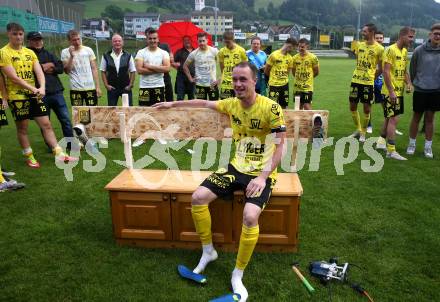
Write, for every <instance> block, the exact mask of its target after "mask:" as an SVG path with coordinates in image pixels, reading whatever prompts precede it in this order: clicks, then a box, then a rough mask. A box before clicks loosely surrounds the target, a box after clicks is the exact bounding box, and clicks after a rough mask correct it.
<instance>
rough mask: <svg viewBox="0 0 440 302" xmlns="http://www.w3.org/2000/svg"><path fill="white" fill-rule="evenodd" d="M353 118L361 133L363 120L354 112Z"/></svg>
mask: <svg viewBox="0 0 440 302" xmlns="http://www.w3.org/2000/svg"><path fill="white" fill-rule="evenodd" d="M351 117H352V118H353V122H354V125H355V126H356V129H357V131H359V132H360V131H361V118H360V116H359V112H357V111H352V112H351Z"/></svg>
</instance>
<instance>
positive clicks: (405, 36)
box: [0, 23, 440, 301]
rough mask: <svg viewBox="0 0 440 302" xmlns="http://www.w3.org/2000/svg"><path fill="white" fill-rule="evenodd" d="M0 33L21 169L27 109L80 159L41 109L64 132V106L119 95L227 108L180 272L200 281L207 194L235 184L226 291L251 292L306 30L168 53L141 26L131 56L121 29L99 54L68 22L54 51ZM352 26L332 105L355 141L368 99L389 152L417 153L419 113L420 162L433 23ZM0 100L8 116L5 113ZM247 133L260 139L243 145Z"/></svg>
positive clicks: (438, 47) (305, 74) (434, 73)
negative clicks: (236, 216) (217, 157)
mask: <svg viewBox="0 0 440 302" xmlns="http://www.w3.org/2000/svg"><path fill="white" fill-rule="evenodd" d="M6 34H7V38H8V40H9V42H8V44H7V45H4V46H2V48H1V50H0V69H1V76H0V91H1V107H0V126H3V127H4V126H6V125H8V123H9V126H12V125H11V124H15V127H16V135H17V136H16V139H17V140H18V144H19V145H20V148H21V153H22V154H21V155H17V156H16V157H15V159H16V161H17V162H18V161H23V162H24V163H25V164H26V165H27V166H28V167H29V168H31V169H43V168H44V167H43V166H42V165H41V164H40V162H39V161H38V156H37V155H36V154H34V152H33V149H32V147H31V141H30V139H29V135H28V128H29V125H30V123H31V121H32V120H34V121H35V123H36V125H37V126H38V127H39V129H40V130H41V134H42V140H43V141H44V143H45V144H46V145H47V148H48V150H50V152H52V153H53V156H54V160H55V161H59V162H64V163H69V162H76V161H79V160H80V159H79V158H77V157H74V156H71V155H69V153H70V152H69V151H70V150H71V149H73V146H72V145H71V144H74V143H75V142H71V143H68V144H67V146H66V148H62V147H61V146H60V145H59V144H58V142H59V140H60V139H61V138H57V137H56V135H55V131H54V128H53V127H52V123H54V122H55V118H54V117H52V119H49V117H50V115H51V112H53V113H55V116H56V118H57V121H58V122H59V123H60V126H61V130H62V134H63V137H65V138H72V137H74V136H75V133H74V132H75V131H74V127H73V125H72V119H71V106H98V105H101V106H104V105H105V106H118V104H120V103H119V102H120V101H119V99H120V98H122V95H124V94H127V95H128V100H129V106H151V107H153V108H156V109H157V111H155V114H157V115H160V114H161V112H163V111H164V110H167V109H170V108H183V107H186V108H208V109H211V110H215V111H218V112H220V113H224V114H226V115H228V116H229V118H230V121H231V128H232V133H233V134H232V135H233V136H232V137H233V142H234V144H235V152H234V155H233V157H232V160H231V161H230V163H229V164H228V166H227V167H222V169H218V170H217V171H216V172H214V173H212V174H211V175H210V176H209V177H208V178H206V179H205V180H204V181H203V182H202V183H201V184H200V186H199V187H198V188H197V189H196V191H195V192H194V193H193V195H192V201H191V215H192V219H193V222H194V226H195V229H196V231H197V234H198V235H199V237H200V241H201V245H202V256H201V258H200V260H199V262H198V264H197V266H195V268H193V269H186V268H185V269H182V271H180V273H181V274H182V275H183V276H184V277H185V278H188V279H192V280H194V281H196V282H202V280H203V278H202V277H200V276H203V275H201V274H202V273H203V272H204V271H205V268H206V267H207V265H208V264H209V263H210V262H212V261H214V260H216V259H217V258H218V254H217V251H216V249H215V247H214V245H213V239H212V237H213V235H212V231H211V215H210V209H209V204H210V203H211V202H212V201H214V200H215V199H216V198H217V197H222V198H223V197H225V198H226V197H228V196H230V195H231V194H233V193H234V191H236V190H242V191H243V192H244V195H245V206H244V210H243V224H242V229H241V235H240V241H239V247H238V253H237V257H236V263H235V267H234V269H233V271H232V274H231V286H232V292H233V293H234V294H233V295H232V296H231V297H229V298H230V299H232V300H229V301H246V300H247V299H248V296H250V294H249V293H248V291H247V289H246V287H245V286H244V284H243V281H242V280H243V273H244V271H245V268H246V266H247V265H248V263H249V261H250V259H251V256H252V254H253V251H254V248H255V246H256V244H257V241H258V237H259V224H258V221H259V217H260V214H261V213H262V211H263V210H264V208H265V207H266V205H267V204H268V202H269V199H270V197H271V193H272V189H273V187H274V185H275V183H276V179H277V167H278V166H279V164H280V162H281V159H282V156H283V149H284V148H285V145H286V129H287V127H286V121H285V113H284V112H285V111H284V110H285V109H287V110H289V109H292V108H293V103H294V102H293V100H294V99H295V98H297V99H299V101H300V106H299V108H300V110H312V109H315V110H316V109H319V102H314V79H315V78H316V77H317V76H319V75H320V72H321V70H320V63H319V60H318V58H317V56H316V55H315V54H313V53H312V52H311V51H310V49H309V48H310V41H308V40H307V39H304V38H301V39H299V40H296V39H294V38H288V39H287V40H285V41H283V44H282V46H281V48H279V49H277V50H274V51H273V52H271V53H266V52H265V51H264V50H263V43H262V40H261V39H260V38H259V37H257V36H255V37H253V38H251V40H250V49H249V50H245V49H244V48H243V47H242V46H240V45H239V44H237V43H236V42H235V41H234V33H233V32H225V33H224V34H223V36H222V43H223V46H222V47H219V49H218V48H216V47H213V46H210V45H209V44H211V43H209V42H210V37H209V35H208V34H207V33H205V32H200V33H198V34H197V35H196V38H195V40H196V41H197V42H196V43H195V42H194V40H193V39H192V38H191V37H189V36H184V37H182V41H181V48H180V49H178V50H177V51H175V52H174V53H173V52H172V51H171V49H170V47H169V45H167V44H165V43H161V37H160V34H159V32H158V30H156V29H154V28H147V29H146V30H145V43H146V46H145V47H144V48H142V49H140V50H139V51H137V53H136V54H133V55H132V54H130V53H129V52H127V51H126V50H125V49H124V37H123V36H122V35H120V34H113V36H112V37H111V45H110V42H109V46H110V47H109V48H111V49H110V50H108V51H106V52H105V53H104V54H103V55H102V57H100V60H99V61H100V63H99V64H98V60H97V58H96V56H95V52H94V51H93V50H92V49H91V48H90V47H87V46H85V45H83V44H82V39H81V35H80V33H79V32H78V31H76V30H70V31H69V32H68V34H67V40H68V43H69V47H67V48H65V49H63V50H62V51H61V53H59V54H55V53H53V52H51V51H48V50H46V48H45V43H47V40H46V38H47V37H44V36H43V34H42V33H40V32H28V33H26V32H25V31H24V28H23V26H22V25H20V24H18V23H9V24H8V25H7V28H6ZM361 36H362V40H361V41H359V42H358V43H357V44H356V47H355V48H354V54H355V57H356V59H355V60H356V61H355V62H356V63H355V68H354V71H353V74H352V77H351V82H350V83H348V82H347V85H346V88H347V93H346V95H347V99H346V103H345V104H344V105H343V106H346V108H347V109H348V110H347V118H348V119H350V116H351V118H352V119H353V124H354V126H353V127H352V128H350V129H347V136H350V137H353V138H355V139H357V140H358V142H359V143H365V142H366V140H367V139H368V135H371V136H373V135H372V134H371V133H372V127H373V125H372V124H371V120H372V118H371V114H372V106H373V104H375V103H378V104H381V105H380V106H381V107H382V110H381V112H380V111H379V110H377V109H376V110H375V111H374V114H375V115H377V116H379V115H380V116H381V118H380V121H381V123H380V124H375V125H374V127H375V128H376V129H380V130H378V131H376V132H378V133H379V134H380V137H379V138H378V139H377V142H375V148H376V149H377V150H383V152H384V156H385V157H386V158H389V159H390V160H399V161H405V160H410V158H411V156H413V157H414V156H416V155H415V153H416V139H417V135H418V134H419V133H420V128H421V124H423V131H424V137H425V142H424V148H423V155H424V157H426V160H427V161H429V160H434V154H433V151H432V144H433V136H434V120H435V118H434V117H435V112H436V111H438V110H440V73H439V72H438V71H439V68H440V24H434V25H433V26H432V27H431V29H430V33H429V37H426V38H427V39H426V42H425V43H423V44H422V45H420V46H417V47H416V48H415V49H414V50H413V51H412V49H413V45H412V44H413V41H414V39H415V30H414V29H413V28H411V27H402V28H401V29H400V30H399V32H398V35H397V39H396V41H395V43H394V44H392V45H390V46H388V47H384V46H383V45H382V43H383V38H384V33H383V32H381V31H379V30H378V28H377V27H376V26H375V25H374V24H372V23H368V24H365V25H364V26H363V27H362V29H361ZM194 44H196V45H194ZM409 50H411V51H412V53H411V56H410V55H409ZM172 69H175V72H174V71H173V70H172ZM63 73H65V74H66V75H67V76H68V80H69V84H70V85H69V87H68V89H69V93H68V95H69V96H70V102H69V101H68V100H66V99H65V98H64V87H63V84H62V82H61V80H60V75H61V74H63ZM174 74H175V76H174ZM137 78H138V79H137ZM136 83H139V84H138V85H139V86H138V87H136V88H138V89H136V91H138V93H137V94H136V95H135V94H134V93H132V91H133V90H134V88H135V87H134V85H136ZM66 88H67V87H66ZM292 91H293V93H291V92H292ZM410 93H412V96H411V97H408V94H410ZM405 95H407V98H408V100H405V102H406V107H407V108H404V107H405V106H404V96H405ZM312 104H313V106H312ZM359 107H360V108H359ZM378 107H379V106H378ZM7 110H10V114H8V115H9V116H12V118H13V120H14V121H13V122H12V121H10V120H9V121H8V119H7V114H6V112H7ZM405 111H406V112H405ZM408 112H410V113H408ZM403 114H410V115H412V117H411V122H410V127H409V130H407V129H402V128H399V127H398V126H399V118H400V117H401V116H402V115H403ZM382 117H383V119H382ZM255 120H258V121H259V123H258V125H257V127H256V126H255V123H253V122H252V121H255ZM350 121H351V120H350ZM376 121H377V119H376ZM310 122H311V124H312V126H313V127H315V126H317V125H315V124H314V123H315V122H318V123H320V125H322V121H315V120H312V121H310ZM333 122H334V123H337V122H338V121H333ZM320 125H318V126H320ZM0 131H1V130H0ZM402 132H403V133H402ZM397 135H408V144H407V145H406V146H405V147H403V148H405V149H402V150H403V151H401V152H400V153H399V152H398V151H397V149H396V136H397ZM267 136H271V137H272V138H273V141H272V142H271V144H264V142H265V138H266V137H267ZM251 137H252V138H255V139H256V140H257V141H259V142H260V144H255V145H254V146H253V147H252V148H249V138H251ZM4 139H8V140H13V139H15V138H12V137H8V138H4V137H2V142H3V140H4ZM0 147H1V146H0ZM256 150H259V151H261V152H256ZM399 150H400V148H399ZM2 151H3V152H5V151H6V152H7V150H2ZM404 153H405V154H404ZM1 164H3V166H0V172H1V173H0V192H8V191H13V190H18V189H22V188H25V184H24V183H22V182H18V181H16V180H14V179H13V178H14V175H15V174H14V172H12V171H10V170H8V168H7V167H8V166H10V163H8V162H2V163H1ZM29 173H32V171H30V172H29ZM225 301H227V300H225Z"/></svg>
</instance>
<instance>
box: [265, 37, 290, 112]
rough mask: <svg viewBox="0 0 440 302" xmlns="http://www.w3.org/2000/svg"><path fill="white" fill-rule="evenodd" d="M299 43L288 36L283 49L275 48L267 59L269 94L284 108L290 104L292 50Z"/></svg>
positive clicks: (266, 70) (266, 71)
mask: <svg viewBox="0 0 440 302" xmlns="http://www.w3.org/2000/svg"><path fill="white" fill-rule="evenodd" d="M297 45H298V43H297V42H296V40H295V39H293V38H288V39H287V40H286V42H284V45H283V47H282V48H281V49H278V50H275V51H274V52H273V53H272V54H271V55H270V56H269V58H268V59H267V62H266V67H265V70H264V73H265V74H266V75H267V76H269V93H268V96H269V98H270V99H271V100H274V101H275V102H277V103H278V104H280V106H281V107H282V108H287V105H288V104H289V73H290V72H291V70H292V68H293V56H292V55H291V52H292V51H293V50H294V49H295V47H296V46H297Z"/></svg>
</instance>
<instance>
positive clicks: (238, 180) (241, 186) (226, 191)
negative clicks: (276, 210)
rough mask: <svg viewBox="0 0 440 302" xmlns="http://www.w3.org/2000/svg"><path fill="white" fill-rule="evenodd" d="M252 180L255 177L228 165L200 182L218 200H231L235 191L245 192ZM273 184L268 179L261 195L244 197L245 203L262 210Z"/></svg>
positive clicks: (272, 181)
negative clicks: (218, 198)
mask: <svg viewBox="0 0 440 302" xmlns="http://www.w3.org/2000/svg"><path fill="white" fill-rule="evenodd" d="M254 178H256V176H252V175H247V174H243V173H241V172H239V171H237V169H235V168H234V166H233V165H231V164H229V165H228V168H227V169H225V168H220V169H219V170H217V171H216V172H214V173H212V174H211V175H209V176H208V178H206V179H205V180H204V181H203V182H202V184H201V186H203V187H205V188H208V189H209V190H211V191H212V192H213V193H214V194H215V195H217V196H218V197H220V198H224V199H232V197H233V194H234V192H235V191H238V190H243V191H246V187H247V185H248V184H249V182H250V181H251V180H252V179H254ZM275 183H276V180H275V179H272V178H270V177H268V178H267V180H266V187H264V190H263V191H262V192H261V195H260V196H258V197H246V195H245V197H244V199H245V202H249V203H252V204H255V205H257V206H259V207H260V208H261V209H264V207H265V206H266V205H267V204H268V202H269V199H270V195H271V194H272V189H273V187H274V186H275Z"/></svg>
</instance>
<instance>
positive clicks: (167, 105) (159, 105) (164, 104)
mask: <svg viewBox="0 0 440 302" xmlns="http://www.w3.org/2000/svg"><path fill="white" fill-rule="evenodd" d="M173 103H174V102H161V103H156V104H153V105H152V106H151V107H154V108H157V109H169V108H171V107H173Z"/></svg>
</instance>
